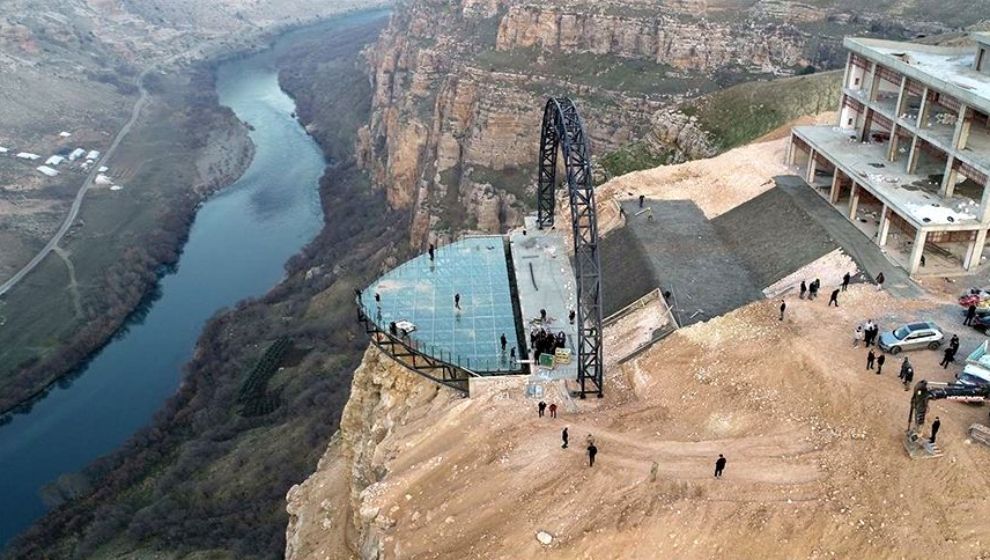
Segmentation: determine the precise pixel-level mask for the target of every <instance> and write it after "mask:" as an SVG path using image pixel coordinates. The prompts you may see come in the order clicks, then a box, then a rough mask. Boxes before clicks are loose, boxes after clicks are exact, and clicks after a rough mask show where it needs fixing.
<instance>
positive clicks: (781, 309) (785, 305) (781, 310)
mask: <svg viewBox="0 0 990 560" xmlns="http://www.w3.org/2000/svg"><path fill="white" fill-rule="evenodd" d="M786 309H787V303H785V302H784V300H780V320H781V321H783V320H784V311H785V310H786Z"/></svg>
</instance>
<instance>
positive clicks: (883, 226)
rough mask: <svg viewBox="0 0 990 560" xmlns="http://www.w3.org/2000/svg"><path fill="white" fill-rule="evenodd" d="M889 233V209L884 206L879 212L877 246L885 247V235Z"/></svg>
mask: <svg viewBox="0 0 990 560" xmlns="http://www.w3.org/2000/svg"><path fill="white" fill-rule="evenodd" d="M888 233H890V208H888V207H887V205H886V204H884V205H883V210H882V211H881V212H880V230H879V231H877V245H879V246H881V247H886V246H887V234H888Z"/></svg>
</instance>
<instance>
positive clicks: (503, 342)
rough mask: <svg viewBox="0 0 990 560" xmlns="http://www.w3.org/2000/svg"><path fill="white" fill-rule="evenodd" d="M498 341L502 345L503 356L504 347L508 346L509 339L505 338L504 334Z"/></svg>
mask: <svg viewBox="0 0 990 560" xmlns="http://www.w3.org/2000/svg"><path fill="white" fill-rule="evenodd" d="M498 341H499V343H500V344H501V345H502V353H503V354H505V347H506V346H508V344H509V339H507V338H505V333H502V336H500V337H499V339H498Z"/></svg>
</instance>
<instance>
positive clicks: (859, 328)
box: [853, 325, 863, 348]
mask: <svg viewBox="0 0 990 560" xmlns="http://www.w3.org/2000/svg"><path fill="white" fill-rule="evenodd" d="M861 340H863V325H856V331H855V332H854V333H853V348H856V347H858V346H859V343H860V341H861Z"/></svg>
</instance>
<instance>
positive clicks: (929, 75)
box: [843, 37, 990, 113]
mask: <svg viewBox="0 0 990 560" xmlns="http://www.w3.org/2000/svg"><path fill="white" fill-rule="evenodd" d="M843 45H844V46H845V47H846V48H847V49H849V50H851V51H853V52H855V53H858V54H860V55H862V56H865V57H867V58H869V59H872V60H876V61H878V62H880V63H881V64H883V65H884V66H887V67H888V68H892V69H894V70H896V71H898V72H900V73H902V74H904V75H906V76H908V77H911V78H914V79H915V80H917V81H919V82H922V83H927V84H930V85H932V86H934V87H936V88H937V89H940V90H942V91H945V92H948V93H950V94H951V95H953V96H954V97H956V98H958V99H960V100H961V101H963V102H964V103H966V104H967V105H970V106H972V107H976V108H978V109H980V110H981V111H983V112H985V113H990V74H983V73H981V72H977V71H976V70H974V69H973V61H974V60H975V58H976V48H975V47H973V46H967V47H938V46H933V45H920V44H917V43H904V42H900V41H886V40H882V39H865V38H859V37H847V38H846V39H845V40H844V41H843Z"/></svg>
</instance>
